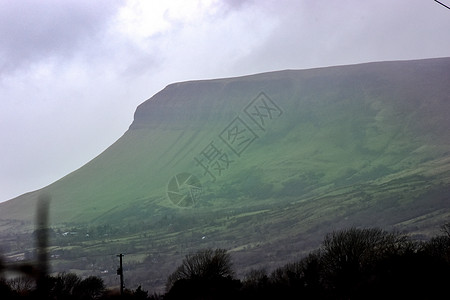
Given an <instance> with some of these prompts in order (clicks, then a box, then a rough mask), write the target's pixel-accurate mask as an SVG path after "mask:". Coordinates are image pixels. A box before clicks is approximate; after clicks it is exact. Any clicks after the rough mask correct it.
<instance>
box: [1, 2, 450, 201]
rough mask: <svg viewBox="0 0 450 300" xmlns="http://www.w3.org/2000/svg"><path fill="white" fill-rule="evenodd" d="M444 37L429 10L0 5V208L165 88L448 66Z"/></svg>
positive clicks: (109, 134)
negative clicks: (304, 73)
mask: <svg viewBox="0 0 450 300" xmlns="http://www.w3.org/2000/svg"><path fill="white" fill-rule="evenodd" d="M441 2H443V3H446V4H447V5H450V1H449V0H447V1H441ZM449 30H450V9H447V8H445V7H443V6H441V5H439V4H438V3H436V2H435V1H433V0H395V1H392V0H374V1H358V0H347V1H346V0H339V1H338V0H334V1H333V0H327V1H325V0H315V1H310V0H303V1H301V0H261V1H257V0H247V1H239V0H222V1H220V0H210V1H201V0H192V1H191V0H171V1H168V0H165V1H144V0H131V1H112V0H97V1H91V0H65V1H60V0H40V1H37V0H36V1H31V0H30V1H16V0H0V202H1V201H5V200H8V199H11V198H14V197H16V196H19V195H20V194H23V193H26V192H29V191H32V190H36V189H39V188H42V187H44V186H46V185H48V184H50V183H52V182H54V181H56V180H58V179H59V178H61V177H63V176H65V175H67V174H68V173H70V172H72V171H74V170H76V169H77V168H79V167H81V166H82V165H83V164H85V163H87V162H88V161H89V160H91V159H92V158H94V157H95V156H97V155H98V154H100V153H101V152H102V151H103V150H105V149H106V148H107V147H108V146H110V145H111V144H112V143H114V142H115V141H116V140H117V139H118V138H119V137H120V136H121V135H122V134H123V133H124V132H125V131H126V130H127V128H128V126H129V125H130V124H131V122H132V120H133V113H134V111H135V109H136V107H137V105H139V104H140V103H142V102H143V101H145V100H146V99H148V98H150V97H151V96H152V95H154V94H155V93H157V92H158V91H159V90H161V89H162V88H164V87H165V86H166V85H168V84H170V83H173V82H177V81H185V80H193V79H209V78H219V77H231V76H240V75H247V74H253V73H259V72H265V71H274V70H282V69H305V68H313V67H322V66H330V65H343V64H354V63H361V62H369V61H384V60H406V59H420V58H431V57H446V56H450V34H449Z"/></svg>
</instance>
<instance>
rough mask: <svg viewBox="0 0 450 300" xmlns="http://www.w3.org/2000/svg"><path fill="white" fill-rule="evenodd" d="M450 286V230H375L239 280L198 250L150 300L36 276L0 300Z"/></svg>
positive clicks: (227, 259) (219, 253)
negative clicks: (414, 233)
mask: <svg viewBox="0 0 450 300" xmlns="http://www.w3.org/2000/svg"><path fill="white" fill-rule="evenodd" d="M1 269H2V265H1V261H0V270H1ZM449 282H450V224H446V225H444V226H443V227H442V234H440V235H438V236H435V237H433V238H432V239H430V240H428V241H426V242H418V241H413V240H412V239H411V238H410V237H409V236H407V235H404V234H400V233H391V232H387V231H384V230H381V229H378V228H369V229H356V228H350V229H346V230H341V231H335V232H332V233H329V234H327V235H326V236H325V238H324V240H323V242H322V245H321V247H320V248H319V249H317V250H315V251H313V252H311V253H309V255H307V256H306V257H304V258H302V259H300V260H298V261H295V262H292V263H288V264H286V265H284V266H282V267H279V268H278V269H275V270H273V271H272V272H270V273H268V272H266V270H264V269H257V270H252V271H250V272H248V274H247V275H246V276H245V277H244V278H242V279H238V278H236V276H235V273H234V270H233V268H232V260H231V255H230V253H228V252H227V251H226V250H224V249H215V250H212V249H205V250H201V251H198V252H196V253H193V254H190V255H187V256H186V257H185V259H184V260H183V262H182V264H181V265H180V266H179V267H178V268H177V269H176V270H175V271H174V272H173V273H172V274H171V275H170V276H169V278H168V279H167V285H166V292H165V294H163V295H157V294H153V295H149V292H148V291H145V290H143V289H142V288H141V287H138V288H137V289H136V290H125V291H124V294H123V295H120V293H118V291H111V290H108V289H106V287H105V285H104V283H103V281H102V279H100V278H98V277H94V276H91V277H87V278H85V279H82V278H80V277H78V276H77V275H75V274H72V273H62V274H58V275H57V276H47V277H45V280H43V282H40V283H39V282H38V284H36V281H35V280H33V279H32V277H17V278H14V279H8V280H7V279H0V298H1V299H36V298H38V299H115V298H120V299H167V300H171V299H394V298H395V299H447V297H448V295H449V291H450V290H449V286H448V284H449ZM39 286H40V287H41V288H40V289H39V288H36V287H39ZM43 287H44V288H43Z"/></svg>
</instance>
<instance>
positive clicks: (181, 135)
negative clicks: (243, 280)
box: [0, 58, 450, 271]
mask: <svg viewBox="0 0 450 300" xmlns="http://www.w3.org/2000/svg"><path fill="white" fill-rule="evenodd" d="M449 83H450V58H439V59H427V60H417V61H393V62H377V63H367V64H359V65H349V66H337V67H328V68H318V69H310V70H284V71H278V72H270V73H263V74H256V75H251V76H244V77H237V78H225V79H216V80H205V81H192V82H182V83H175V84H171V85H169V86H167V87H166V88H165V89H163V90H162V91H161V92H159V93H157V94H156V95H154V96H153V97H152V98H150V99H149V100H147V101H145V102H144V103H142V104H141V105H140V106H139V107H138V108H137V110H136V113H135V117H134V121H133V123H132V124H131V126H130V128H129V130H128V131H127V132H125V134H124V135H123V136H122V137H121V138H120V139H119V140H118V141H117V142H116V143H114V144H113V145H112V146H110V147H109V148H108V149H106V150H105V151H104V152H103V153H102V154H100V155H99V156H98V157H96V158H94V159H93V160H92V161H90V162H89V163H87V164H86V165H85V166H83V167H82V168H80V169H78V170H76V171H74V172H72V173H70V174H69V175H67V176H65V177H64V178H61V179H60V180H58V181H56V182H55V183H53V184H51V185H49V186H47V187H44V188H43V189H41V190H38V191H34V192H31V193H28V194H25V195H22V196H20V197H17V198H15V199H12V200H10V201H7V202H5V203H1V204H0V222H1V225H2V226H3V227H2V228H6V229H7V230H13V228H15V229H14V230H16V229H17V230H18V229H19V228H21V227H18V226H19V225H20V224H21V226H22V225H24V224H25V225H26V224H32V222H33V221H34V213H35V210H36V201H37V198H38V196H39V195H41V194H45V195H49V196H50V197H51V205H50V223H51V225H52V226H53V227H54V228H61V229H63V228H68V227H71V228H79V229H80V228H83V230H86V231H89V230H92V228H97V227H100V226H113V228H114V226H117V227H119V228H122V229H123V228H128V229H124V231H122V232H120V233H117V234H119V235H120V237H122V238H125V237H126V239H127V242H126V243H124V242H119V241H118V240H116V242H115V243H116V244H114V242H113V241H109V242H108V243H112V244H114V245H116V246H114V247H118V248H120V247H125V248H124V249H128V248H126V245H125V244H127V245H129V244H130V243H135V246H134V248H133V250H130V249H129V251H128V252H129V253H135V254H136V255H138V254H139V255H150V254H149V253H150V252H151V253H153V254H152V255H154V253H155V251H156V252H158V253H161V252H163V251H165V253H167V255H168V256H167V257H166V258H159V260H158V264H160V267H161V266H162V267H163V268H166V269H165V270H168V271H171V270H170V266H171V265H170V264H169V263H168V261H169V257H170V256H169V253H172V254H174V255H178V256H177V257H179V256H181V255H182V254H184V253H186V252H187V251H189V250H192V249H197V248H200V247H224V248H227V249H230V250H231V251H234V252H235V253H236V255H237V257H239V259H237V264H240V265H244V264H245V265H246V266H248V267H251V266H255V265H258V260H257V259H256V258H255V257H258V255H262V256H263V258H264V259H266V260H270V261H272V262H273V263H274V264H276V263H278V262H282V261H284V260H286V259H289V258H290V257H294V256H296V255H297V256H298V255H299V253H300V252H301V251H307V250H309V249H310V248H311V247H313V246H314V245H315V243H316V242H317V241H320V240H321V238H322V234H323V233H326V232H330V231H332V230H334V229H337V228H341V227H344V226H351V225H352V226H372V227H373V226H379V227H383V228H386V229H392V228H396V229H399V230H405V231H407V232H411V233H412V234H421V235H424V236H426V235H428V234H429V233H431V232H435V231H436V230H438V228H439V225H441V224H443V223H444V222H445V221H448V216H449V215H450V209H449V208H450V199H449V197H450V193H449V192H450V184H449V183H450V135H449V132H450V118H449V114H450V84H449ZM67 159H70V158H69V157H68V158H67ZM89 228H91V229H89ZM110 234H111V233H110ZM111 235H112V234H111ZM90 236H92V234H91V235H90ZM78 242H79V243H81V244H80V245H84V246H83V247H85V248H86V249H90V248H89V247H91V246H92V249H91V250H92V251H98V249H99V248H98V247H100V246H99V245H97V244H95V246H94V244H89V243H91V242H92V240H90V241H89V242H88V241H84V240H80V241H78ZM83 243H85V244H83ZM120 249H122V248H120ZM86 251H88V250H86ZM86 255H87V256H88V255H89V254H86ZM244 257H245V259H244ZM249 257H252V258H249ZM266 265H267V264H266Z"/></svg>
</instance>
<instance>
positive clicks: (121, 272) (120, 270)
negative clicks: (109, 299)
mask: <svg viewBox="0 0 450 300" xmlns="http://www.w3.org/2000/svg"><path fill="white" fill-rule="evenodd" d="M117 256H118V257H119V259H120V266H119V268H118V269H117V275H120V295H121V296H123V268H122V257H123V256H124V255H123V254H122V253H120V254H119V255H117Z"/></svg>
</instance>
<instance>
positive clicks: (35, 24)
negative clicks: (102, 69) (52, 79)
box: [0, 0, 122, 75]
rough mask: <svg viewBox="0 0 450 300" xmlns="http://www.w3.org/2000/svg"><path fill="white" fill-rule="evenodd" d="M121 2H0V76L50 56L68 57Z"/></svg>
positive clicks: (99, 29) (96, 31)
mask: <svg viewBox="0 0 450 300" xmlns="http://www.w3.org/2000/svg"><path fill="white" fill-rule="evenodd" d="M121 2H122V1H120V2H119V1H106V0H103V1H77V0H70V1H59V0H46V1H2V3H1V4H0V36H1V37H2V38H1V39H2V42H1V44H0V75H1V74H3V73H4V72H11V71H15V70H17V69H20V68H23V67H26V66H27V65H29V64H32V63H34V62H39V61H41V60H43V59H47V58H49V57H52V58H54V57H57V58H68V57H71V56H73V55H74V53H76V51H77V50H78V49H79V48H80V47H84V46H85V45H87V44H89V43H87V42H86V41H87V40H92V39H95V38H96V36H98V35H99V34H100V33H101V32H102V31H103V30H104V29H105V27H106V25H107V23H108V20H109V19H110V18H111V17H113V16H114V12H115V11H116V10H117V8H118V5H119V4H121Z"/></svg>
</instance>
